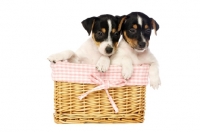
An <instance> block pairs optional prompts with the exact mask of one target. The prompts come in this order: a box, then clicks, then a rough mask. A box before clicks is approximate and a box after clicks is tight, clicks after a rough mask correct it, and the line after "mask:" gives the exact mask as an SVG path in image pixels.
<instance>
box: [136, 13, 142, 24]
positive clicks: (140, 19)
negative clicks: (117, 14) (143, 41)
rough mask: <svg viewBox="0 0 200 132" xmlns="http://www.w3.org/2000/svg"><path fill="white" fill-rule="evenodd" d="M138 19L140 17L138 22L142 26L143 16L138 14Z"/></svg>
mask: <svg viewBox="0 0 200 132" xmlns="http://www.w3.org/2000/svg"><path fill="white" fill-rule="evenodd" d="M137 19H138V24H139V25H140V26H141V27H142V18H141V17H140V16H139V15H138V16H137Z"/></svg>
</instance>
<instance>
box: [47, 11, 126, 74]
mask: <svg viewBox="0 0 200 132" xmlns="http://www.w3.org/2000/svg"><path fill="white" fill-rule="evenodd" d="M124 19H125V17H124V16H112V15H109V14H105V15H100V16H99V17H90V18H87V19H85V20H83V21H82V25H83V27H84V29H85V30H86V31H87V32H88V34H89V35H90V33H91V32H92V35H91V37H90V38H89V39H88V40H87V41H86V42H85V43H83V44H82V45H81V47H80V48H79V49H78V50H77V51H76V53H74V52H73V51H71V50H67V51H63V52H60V53H57V54H53V55H51V56H50V57H49V58H48V59H49V60H50V61H51V62H54V63H55V62H57V61H62V60H68V61H69V62H72V63H84V64H95V65H96V68H97V70H98V71H100V72H105V71H106V70H107V69H108V68H109V65H110V59H109V56H111V55H113V54H114V53H115V51H116V48H117V45H118V41H119V38H120V31H121V26H122V23H123V21H124Z"/></svg>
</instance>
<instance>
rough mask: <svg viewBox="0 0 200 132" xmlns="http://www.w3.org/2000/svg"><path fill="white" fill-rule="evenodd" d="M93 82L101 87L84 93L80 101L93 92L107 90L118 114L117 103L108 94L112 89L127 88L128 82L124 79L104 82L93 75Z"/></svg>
mask: <svg viewBox="0 0 200 132" xmlns="http://www.w3.org/2000/svg"><path fill="white" fill-rule="evenodd" d="M90 77H91V81H92V82H93V83H95V84H99V86H97V87H95V88H93V89H91V90H89V91H87V92H86V93H83V94H82V95H80V96H79V97H78V98H79V99H80V100H82V99H83V98H85V97H86V96H87V95H88V94H90V93H92V92H95V91H99V90H103V89H104V90H105V91H106V94H107V96H108V99H109V101H110V103H111V105H112V107H113V109H114V110H115V113H118V111H119V110H118V108H117V106H116V104H115V102H114V101H113V99H112V97H111V96H110V94H109V92H108V89H109V88H110V87H117V88H118V87H122V86H125V85H126V80H124V79H119V80H117V81H112V82H110V81H107V80H106V81H103V80H102V79H101V78H99V77H98V76H96V75H94V74H92V75H91V76H90Z"/></svg>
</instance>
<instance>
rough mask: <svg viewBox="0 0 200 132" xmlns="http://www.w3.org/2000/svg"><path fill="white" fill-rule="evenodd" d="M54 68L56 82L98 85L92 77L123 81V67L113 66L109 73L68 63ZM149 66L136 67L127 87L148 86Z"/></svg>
mask: <svg viewBox="0 0 200 132" xmlns="http://www.w3.org/2000/svg"><path fill="white" fill-rule="evenodd" d="M50 66H51V68H52V79H53V80H54V81H62V82H71V83H85V84H96V83H95V82H94V81H92V80H91V75H95V76H97V77H99V78H101V79H102V80H103V81H109V82H113V81H117V80H122V79H123V77H122V73H121V67H120V66H116V65H111V66H110V67H109V69H108V71H107V72H105V73H101V72H98V71H97V70H96V68H95V65H91V64H75V63H69V62H67V61H63V62H57V63H56V64H54V63H51V64H50ZM148 71H149V65H148V64H143V65H137V66H134V72H133V75H132V77H131V78H130V79H129V80H126V81H127V82H126V85H147V84H148V73H149V72H148Z"/></svg>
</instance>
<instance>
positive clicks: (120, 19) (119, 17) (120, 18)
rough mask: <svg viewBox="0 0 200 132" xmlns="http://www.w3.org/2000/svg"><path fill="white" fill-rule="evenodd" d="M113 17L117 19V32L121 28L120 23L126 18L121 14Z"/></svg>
mask: <svg viewBox="0 0 200 132" xmlns="http://www.w3.org/2000/svg"><path fill="white" fill-rule="evenodd" d="M115 18H117V21H118V29H117V31H118V32H119V31H120V30H121V28H122V24H123V23H124V21H125V19H126V16H125V15H123V16H115Z"/></svg>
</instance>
